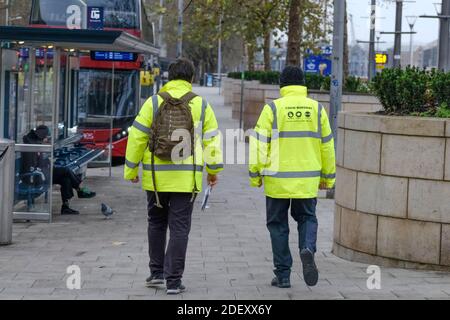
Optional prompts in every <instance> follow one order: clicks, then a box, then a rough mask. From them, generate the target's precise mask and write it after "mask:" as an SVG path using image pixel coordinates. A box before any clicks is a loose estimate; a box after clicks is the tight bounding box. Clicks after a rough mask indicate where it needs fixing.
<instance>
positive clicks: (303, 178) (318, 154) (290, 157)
mask: <svg viewBox="0 0 450 320" xmlns="http://www.w3.org/2000/svg"><path fill="white" fill-rule="evenodd" d="M249 160H250V165H249V169H250V185H251V186H252V187H258V186H260V185H261V183H262V182H263V179H264V186H265V192H266V195H267V196H269V197H271V198H275V199H311V198H316V197H317V194H318V190H319V184H320V183H321V182H324V183H326V185H327V187H328V188H332V187H333V186H334V183H335V178H336V162H335V148H334V139H333V133H332V130H331V128H330V123H329V121H328V116H327V113H326V110H325V109H324V107H323V106H322V105H321V104H320V103H318V102H317V101H314V100H311V99H309V98H307V88H306V87H303V86H287V87H284V88H282V89H281V98H280V99H278V100H275V101H274V102H272V103H269V104H267V105H265V106H264V109H263V111H262V113H261V116H260V118H259V120H258V123H257V125H256V128H255V130H254V132H253V133H252V134H251V136H250V159H249Z"/></svg>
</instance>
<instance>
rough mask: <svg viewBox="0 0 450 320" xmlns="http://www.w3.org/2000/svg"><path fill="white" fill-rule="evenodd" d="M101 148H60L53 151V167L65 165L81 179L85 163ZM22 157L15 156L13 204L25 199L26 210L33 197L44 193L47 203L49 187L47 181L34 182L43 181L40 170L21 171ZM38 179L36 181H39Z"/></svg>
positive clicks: (91, 159)
mask: <svg viewBox="0 0 450 320" xmlns="http://www.w3.org/2000/svg"><path fill="white" fill-rule="evenodd" d="M103 152H104V151H103V150H90V149H86V148H84V147H73V148H67V147H64V148H61V149H58V150H56V151H55V152H54V156H55V163H54V166H55V167H67V168H69V169H70V170H72V172H73V173H75V174H76V175H77V176H79V177H80V178H81V180H83V179H84V178H85V176H86V170H87V165H88V164H89V162H91V161H93V160H95V159H97V158H98V157H99V156H100V155H102V154H103ZM21 169H22V158H21V157H18V158H16V172H15V197H14V204H17V203H18V202H19V201H24V200H25V201H26V202H27V208H28V210H31V209H32V208H33V205H34V202H35V199H37V198H39V197H40V196H42V195H44V197H45V198H44V201H45V203H48V193H49V191H50V187H51V186H49V184H48V183H45V182H44V183H41V184H39V183H35V181H36V179H39V180H40V181H43V180H45V179H42V175H43V174H42V172H39V171H34V172H21ZM39 180H38V181H39Z"/></svg>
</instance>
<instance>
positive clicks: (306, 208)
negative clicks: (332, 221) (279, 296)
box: [266, 197, 318, 278]
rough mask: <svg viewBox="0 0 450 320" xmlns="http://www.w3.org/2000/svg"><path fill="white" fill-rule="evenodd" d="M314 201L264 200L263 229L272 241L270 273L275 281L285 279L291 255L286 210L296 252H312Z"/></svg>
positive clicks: (315, 234)
mask: <svg viewBox="0 0 450 320" xmlns="http://www.w3.org/2000/svg"><path fill="white" fill-rule="evenodd" d="M316 205H317V199H292V200H291V199H273V198H270V197H267V198H266V206H267V228H268V229H269V232H270V238H271V241H272V252H273V262H274V265H275V270H274V273H275V275H276V276H277V277H278V278H289V277H290V275H291V268H292V256H291V251H290V250H289V214H288V212H289V207H291V215H292V217H293V218H294V220H295V221H296V222H297V230H298V243H299V249H300V250H302V249H305V248H308V249H310V250H312V251H313V252H316V242H317V228H318V222H317V218H316Z"/></svg>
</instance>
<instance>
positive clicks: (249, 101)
mask: <svg viewBox="0 0 450 320" xmlns="http://www.w3.org/2000/svg"><path fill="white" fill-rule="evenodd" d="M225 83H226V84H224V93H223V94H224V97H225V105H230V106H232V116H233V119H239V114H240V107H241V80H234V79H227V80H225ZM230 88H231V90H232V92H231V93H230V92H226V91H228V90H230ZM279 97H280V88H279V86H275V85H263V84H260V83H259V82H258V81H246V82H245V85H244V110H243V118H244V128H245V129H249V128H253V127H254V126H255V124H256V122H257V120H258V117H259V115H260V113H261V110H262V107H263V106H264V104H265V103H268V102H270V101H273V100H275V99H278V98H279ZM309 97H310V98H312V99H314V100H317V101H319V102H320V103H322V104H323V105H324V106H325V108H326V109H327V112H329V104H330V95H329V93H328V92H320V91H310V92H309ZM342 102H343V104H342V108H343V111H360V112H376V111H379V110H381V104H380V103H379V101H378V99H377V98H376V97H374V96H371V95H365V94H344V95H343V98H342Z"/></svg>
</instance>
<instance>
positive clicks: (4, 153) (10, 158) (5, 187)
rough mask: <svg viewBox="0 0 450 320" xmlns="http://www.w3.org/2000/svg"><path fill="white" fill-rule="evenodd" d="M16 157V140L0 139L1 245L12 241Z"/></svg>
mask: <svg viewBox="0 0 450 320" xmlns="http://www.w3.org/2000/svg"><path fill="white" fill-rule="evenodd" d="M15 158H16V154H15V148H14V141H11V140H4V139H0V245H8V244H11V243H12V223H13V202H14V184H15V181H14V172H15Z"/></svg>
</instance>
